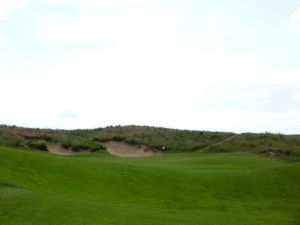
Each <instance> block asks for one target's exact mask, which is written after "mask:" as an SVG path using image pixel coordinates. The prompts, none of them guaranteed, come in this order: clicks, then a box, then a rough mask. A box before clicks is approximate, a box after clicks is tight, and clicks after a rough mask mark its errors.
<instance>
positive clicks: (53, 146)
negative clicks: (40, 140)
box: [46, 142, 87, 155]
mask: <svg viewBox="0 0 300 225" xmlns="http://www.w3.org/2000/svg"><path fill="white" fill-rule="evenodd" d="M46 145H47V149H48V151H49V152H51V153H53V154H56V155H74V154H78V153H81V152H87V150H80V151H78V152H75V151H73V150H72V148H64V147H63V146H61V145H60V144H58V143H49V142H48V143H47V144H46Z"/></svg>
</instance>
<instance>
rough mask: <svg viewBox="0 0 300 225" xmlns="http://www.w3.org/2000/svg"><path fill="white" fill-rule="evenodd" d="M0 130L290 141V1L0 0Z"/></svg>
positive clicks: (298, 116) (295, 85)
mask: <svg viewBox="0 0 300 225" xmlns="http://www.w3.org/2000/svg"><path fill="white" fill-rule="evenodd" d="M0 124H8V125H18V126H25V127H39V128H55V129H56V128H63V129H75V128H96V127H104V126H108V125H119V124H120V125H131V124H135V125H149V126H160V127H169V128H178V129H192V130H212V131H216V130H217V131H233V132H275V133H285V134H296V133H297V134H300V1H299V0H243V1H240V0H10V1H7V0H0Z"/></svg>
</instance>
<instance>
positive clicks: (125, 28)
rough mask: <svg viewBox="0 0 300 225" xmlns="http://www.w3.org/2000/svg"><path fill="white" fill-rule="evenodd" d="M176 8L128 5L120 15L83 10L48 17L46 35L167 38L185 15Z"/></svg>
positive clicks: (66, 39)
mask: <svg viewBox="0 0 300 225" xmlns="http://www.w3.org/2000/svg"><path fill="white" fill-rule="evenodd" d="M182 16H183V15H182V13H181V12H179V11H175V10H162V9H157V8H136V9H126V10H123V11H122V12H121V13H119V14H117V15H111V14H109V15H105V14H104V15H96V14H90V13H86V14H81V15H80V16H78V17H65V18H57V17H54V18H48V20H47V23H46V24H45V25H44V27H43V29H42V36H43V37H44V38H46V39H47V40H49V41H53V42H58V43H59V42H73V41H75V42H78V41H98V42H99V41H114V42H120V41H126V42H128V41H130V42H131V43H132V42H135V43H137V41H141V40H142V39H144V38H146V39H147V40H151V39H161V38H166V35H168V33H169V32H171V31H172V29H174V26H176V24H178V22H179V21H180V20H181V18H182Z"/></svg>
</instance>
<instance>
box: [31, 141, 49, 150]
mask: <svg viewBox="0 0 300 225" xmlns="http://www.w3.org/2000/svg"><path fill="white" fill-rule="evenodd" d="M26 144H27V146H28V147H29V148H32V149H38V150H42V151H48V148H47V145H46V143H45V142H43V141H28V142H27V143H26Z"/></svg>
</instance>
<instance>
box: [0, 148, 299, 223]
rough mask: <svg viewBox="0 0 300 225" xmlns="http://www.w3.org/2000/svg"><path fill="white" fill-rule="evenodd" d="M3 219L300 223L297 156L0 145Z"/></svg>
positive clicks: (106, 221)
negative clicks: (67, 151)
mask: <svg viewBox="0 0 300 225" xmlns="http://www.w3.org/2000/svg"><path fill="white" fill-rule="evenodd" d="M0 224H3V225H57V224H64V225H150V224H151V225H202V224H203V225H227V224H233V225H299V224H300V162H299V161H294V162H293V161H291V160H281V159H277V158H274V157H271V158H270V157H265V156H262V155H257V154H251V153H247V152H225V153H223V152H222V153H215V152H212V153H211V152H200V151H195V152H185V153H164V154H160V155H154V156H149V157H130V158H126V157H118V156H114V155H111V154H109V153H108V152H107V151H98V152H93V153H92V152H82V153H79V154H73V155H55V154H51V153H50V152H47V151H38V150H31V149H26V148H23V149H22V148H19V149H17V148H13V147H0Z"/></svg>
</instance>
